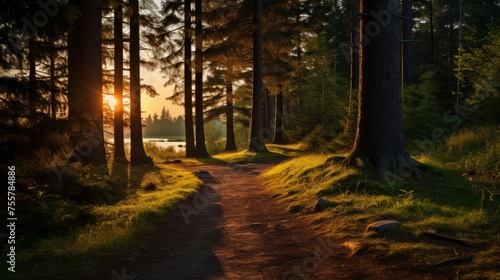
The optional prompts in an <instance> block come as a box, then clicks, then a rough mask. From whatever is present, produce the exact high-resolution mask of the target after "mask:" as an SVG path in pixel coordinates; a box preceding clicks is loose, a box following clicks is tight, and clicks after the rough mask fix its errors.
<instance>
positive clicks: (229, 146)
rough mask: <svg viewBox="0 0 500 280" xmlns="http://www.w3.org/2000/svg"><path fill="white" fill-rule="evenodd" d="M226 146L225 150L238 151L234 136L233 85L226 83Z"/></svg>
mask: <svg viewBox="0 0 500 280" xmlns="http://www.w3.org/2000/svg"><path fill="white" fill-rule="evenodd" d="M226 107H227V111H226V148H225V149H224V150H225V151H236V141H235V137H234V116H233V114H234V110H233V85H232V84H230V83H228V84H227V85H226Z"/></svg>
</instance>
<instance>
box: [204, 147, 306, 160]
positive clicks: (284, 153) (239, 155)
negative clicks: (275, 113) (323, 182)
mask: <svg viewBox="0 0 500 280" xmlns="http://www.w3.org/2000/svg"><path fill="white" fill-rule="evenodd" d="M266 147H267V149H268V151H269V152H268V153H255V152H249V151H247V150H240V151H236V152H227V153H219V154H216V155H213V156H212V157H211V158H207V159H199V161H200V162H202V163H215V164H217V163H249V162H254V163H266V162H276V161H281V160H284V159H286V158H289V157H291V156H294V155H296V154H297V153H298V152H300V151H301V144H290V145H276V144H266Z"/></svg>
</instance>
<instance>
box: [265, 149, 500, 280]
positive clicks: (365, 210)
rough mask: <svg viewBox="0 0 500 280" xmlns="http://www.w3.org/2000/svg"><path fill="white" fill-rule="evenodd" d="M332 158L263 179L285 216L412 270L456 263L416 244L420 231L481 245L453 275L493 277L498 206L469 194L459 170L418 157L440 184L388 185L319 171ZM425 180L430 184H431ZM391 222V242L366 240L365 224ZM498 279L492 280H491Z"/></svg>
mask: <svg viewBox="0 0 500 280" xmlns="http://www.w3.org/2000/svg"><path fill="white" fill-rule="evenodd" d="M330 156H332V155H324V154H312V155H304V156H300V157H296V158H293V159H290V160H288V161H285V162H283V163H281V164H279V165H277V166H276V167H274V168H272V169H270V170H269V171H267V172H266V173H264V174H263V177H264V178H265V180H266V186H267V190H268V191H269V192H271V193H272V194H273V195H274V196H275V197H277V199H279V200H280V201H282V202H284V203H285V204H286V205H287V206H288V207H289V211H290V212H299V213H301V214H302V215H303V217H304V218H305V219H306V220H307V221H308V222H309V224H310V226H311V227H313V228H315V229H317V230H318V231H320V232H322V233H324V234H325V235H327V236H330V237H332V238H334V239H336V240H339V241H340V242H341V243H342V242H344V241H358V242H360V243H361V244H362V245H363V248H364V250H362V251H363V252H367V254H368V255H370V256H372V257H373V258H375V259H377V260H378V261H382V262H384V261H383V260H386V262H385V265H388V266H390V265H391V258H392V257H394V256H397V257H398V258H406V259H407V260H409V261H411V263H412V265H413V266H414V267H419V266H420V267H423V266H426V265H430V264H435V263H438V262H440V261H443V260H445V259H448V258H451V257H454V255H450V248H446V247H443V246H438V245H433V244H430V243H425V242H423V241H421V240H420V239H418V238H417V237H418V235H419V234H421V233H423V232H437V233H441V234H448V235H452V236H456V237H457V238H461V239H464V240H466V241H468V242H473V243H476V244H481V246H484V248H486V249H484V251H481V252H480V253H478V254H476V258H475V260H474V261H473V262H472V263H466V264H462V265H461V266H460V267H459V268H457V269H461V270H463V271H467V275H468V276H466V277H469V279H477V277H487V278H488V279H494V277H498V271H495V267H498V266H493V267H492V266H488V265H487V264H488V263H490V264H491V262H492V259H494V260H495V259H496V261H497V264H498V261H499V257H498V254H496V255H495V253H498V250H499V249H498V244H499V242H500V226H499V223H500V214H499V209H500V208H499V207H500V204H499V203H498V201H497V200H494V201H486V200H484V199H482V196H481V195H480V194H477V193H475V192H474V191H473V190H472V188H471V185H470V183H469V182H467V181H466V180H465V179H464V178H463V177H462V176H461V174H460V171H457V170H454V169H450V168H449V167H448V168H446V165H442V164H441V163H440V161H439V160H438V159H435V158H432V157H430V156H426V157H421V158H419V160H420V161H423V162H425V163H428V164H430V165H432V166H433V167H435V168H438V169H439V170H441V171H442V172H443V173H444V174H445V177H444V178H442V179H432V180H434V182H433V183H432V184H430V185H429V186H423V187H422V186H418V185H416V184H415V183H396V184H392V185H390V184H386V183H384V182H377V181H373V180H371V179H367V178H366V176H365V175H364V173H363V172H362V171H361V170H357V169H353V168H348V167H345V166H342V165H338V164H325V161H326V159H328V158H329V157H330ZM429 180H430V178H429ZM320 197H323V198H325V199H327V200H329V201H331V202H332V207H331V208H328V209H327V210H325V211H324V212H320V213H313V211H312V210H313V208H314V206H315V203H316V201H317V200H318V198H320ZM381 219H395V220H398V221H400V222H401V224H402V226H401V228H400V229H399V230H398V231H396V232H395V233H391V235H390V236H389V237H387V236H380V235H378V234H373V233H365V228H366V226H367V225H368V224H370V223H372V222H375V221H377V220H381ZM495 273H496V274H495ZM494 275H496V276H494Z"/></svg>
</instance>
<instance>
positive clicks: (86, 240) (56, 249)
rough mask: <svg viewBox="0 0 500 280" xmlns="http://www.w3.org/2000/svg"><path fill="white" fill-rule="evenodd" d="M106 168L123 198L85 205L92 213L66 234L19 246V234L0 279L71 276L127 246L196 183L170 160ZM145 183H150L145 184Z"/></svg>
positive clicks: (98, 263) (3, 264) (191, 189)
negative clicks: (11, 268) (12, 259)
mask: <svg viewBox="0 0 500 280" xmlns="http://www.w3.org/2000/svg"><path fill="white" fill-rule="evenodd" d="M111 172H112V173H114V175H115V176H114V177H116V178H117V180H123V181H122V183H123V185H122V187H123V188H124V189H125V191H126V192H127V195H126V196H125V198H124V199H122V200H121V201H119V202H117V203H114V204H109V205H106V204H101V205H92V206H88V211H89V212H90V213H91V214H92V216H93V217H94V219H95V221H94V222H93V223H91V224H87V225H85V226H82V227H74V228H73V229H72V230H71V231H70V233H69V234H64V235H61V236H51V237H49V238H43V239H40V240H39V242H38V244H37V246H36V247H35V248H30V247H26V246H24V242H23V239H22V237H20V238H19V239H18V245H17V255H16V263H17V265H16V273H15V274H14V273H9V275H8V276H9V277H8V278H7V276H6V275H5V274H6V273H7V268H6V263H5V262H4V263H2V265H1V268H0V269H1V272H0V279H72V278H75V275H81V274H82V273H84V272H85V271H91V270H92V269H93V268H95V267H96V266H99V265H100V264H102V262H103V261H104V260H105V259H106V257H110V256H112V255H113V254H114V253H117V252H119V251H121V250H123V248H127V246H132V245H133V244H134V240H135V239H136V237H137V236H138V235H139V234H141V233H144V232H145V231H148V230H151V229H152V228H153V225H154V222H155V220H156V219H157V218H158V217H160V216H162V215H164V214H165V213H166V212H168V211H172V208H173V207H174V206H175V205H176V204H177V203H178V202H179V201H181V200H183V199H185V198H186V197H187V196H188V195H190V194H192V193H194V192H195V191H196V190H197V189H198V188H199V186H200V185H201V181H200V180H199V179H198V178H196V177H195V176H194V175H192V174H191V173H189V172H187V171H184V170H182V169H178V168H176V167H175V166H170V165H168V166H167V165H159V166H156V167H132V168H130V167H128V166H126V165H123V166H121V167H115V168H113V169H112V170H111ZM124 173H125V174H128V175H125V174H124ZM112 175H113V174H112ZM120 175H121V176H120ZM123 177H125V179H124V178H123ZM151 185H155V186H156V189H155V190H149V191H148V190H145V188H146V187H147V186H151ZM52 210H53V211H56V210H57V209H52ZM20 220H21V221H22V219H20ZM19 234H23V233H22V232H19Z"/></svg>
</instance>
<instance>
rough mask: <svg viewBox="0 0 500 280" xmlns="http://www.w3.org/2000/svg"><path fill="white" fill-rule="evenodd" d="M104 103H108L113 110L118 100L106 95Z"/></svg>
mask: <svg viewBox="0 0 500 280" xmlns="http://www.w3.org/2000/svg"><path fill="white" fill-rule="evenodd" d="M103 102H104V103H107V104H108V105H109V107H110V108H111V109H112V110H114V109H115V105H116V99H115V97H114V96H113V95H104V98H103Z"/></svg>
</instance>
